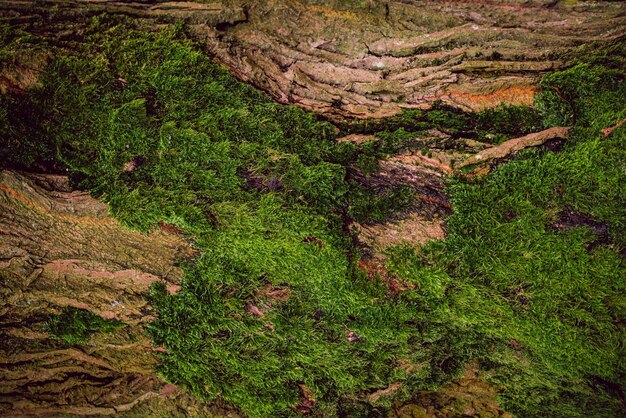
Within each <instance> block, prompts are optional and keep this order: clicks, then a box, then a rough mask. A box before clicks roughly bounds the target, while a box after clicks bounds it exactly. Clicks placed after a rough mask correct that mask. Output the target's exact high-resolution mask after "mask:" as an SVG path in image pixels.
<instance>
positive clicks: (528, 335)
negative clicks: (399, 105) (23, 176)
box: [0, 17, 626, 417]
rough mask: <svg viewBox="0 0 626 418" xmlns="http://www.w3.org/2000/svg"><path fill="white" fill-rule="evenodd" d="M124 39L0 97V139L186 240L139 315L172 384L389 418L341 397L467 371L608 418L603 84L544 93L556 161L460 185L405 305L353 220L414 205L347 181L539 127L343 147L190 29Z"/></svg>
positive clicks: (513, 393) (514, 165) (610, 272)
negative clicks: (471, 364)
mask: <svg viewBox="0 0 626 418" xmlns="http://www.w3.org/2000/svg"><path fill="white" fill-rule="evenodd" d="M119 23H120V21H119V19H117V18H116V19H110V18H106V17H105V18H96V19H94V20H93V21H92V22H91V24H90V25H89V27H88V28H87V30H86V32H85V34H84V35H85V37H84V39H85V42H84V43H81V44H78V45H77V46H76V50H75V51H73V52H72V53H68V52H65V53H63V54H61V53H59V54H58V56H57V57H56V59H55V60H54V62H53V63H52V64H51V66H50V67H49V68H48V70H47V71H46V73H45V75H44V76H43V78H42V83H43V87H41V88H39V89H35V90H33V91H32V92H31V94H30V95H29V96H28V98H22V99H19V98H16V97H5V98H3V99H2V100H3V101H2V103H1V104H2V106H0V109H2V110H1V112H0V117H2V119H1V120H2V124H1V125H0V127H2V129H3V132H2V135H0V138H1V140H2V141H3V147H5V148H6V149H8V150H21V151H20V152H16V153H13V152H9V153H8V158H9V161H10V162H11V163H12V164H16V165H19V164H23V165H28V164H33V162H34V161H39V160H42V161H43V160H46V159H47V160H53V161H57V162H58V161H60V162H62V164H64V166H63V168H66V169H68V173H69V174H70V175H71V177H72V179H73V180H74V182H75V183H76V184H78V185H80V186H82V187H86V188H89V189H90V190H92V192H93V193H94V195H96V196H98V197H101V198H102V199H104V200H105V201H107V202H108V203H109V205H110V208H111V211H112V213H113V214H114V215H115V216H116V217H117V218H118V219H119V220H121V221H122V222H124V223H125V224H126V225H128V226H131V227H134V228H138V229H141V230H143V231H147V230H149V229H151V228H153V227H154V226H155V225H156V224H157V223H158V222H159V221H164V222H167V223H172V224H175V225H178V226H180V227H181V228H183V229H184V231H185V232H186V234H187V236H188V238H189V239H190V241H191V242H192V243H193V245H194V247H195V248H196V249H197V250H198V251H199V256H198V258H197V259H196V260H195V261H194V262H190V263H188V264H187V265H185V266H184V271H185V277H184V280H183V289H182V290H181V291H180V292H179V293H177V294H175V295H170V294H168V293H167V292H166V290H165V289H164V288H163V286H162V285H161V286H155V288H154V289H153V295H152V301H153V304H154V307H155V310H156V312H157V314H158V319H157V320H156V321H155V322H153V323H152V324H151V325H150V326H149V328H150V332H151V335H152V336H153V339H154V341H155V343H156V344H160V345H163V346H165V347H166V348H167V350H168V353H167V354H163V356H162V365H161V367H160V372H161V373H162V374H163V376H164V377H165V378H166V379H167V380H168V381H171V382H173V383H176V384H179V385H183V386H185V387H187V388H189V389H190V390H191V391H192V392H193V393H194V394H195V395H197V396H199V397H201V398H203V399H215V398H217V397H221V398H222V399H224V400H225V401H227V402H230V403H232V404H234V405H236V406H237V407H239V408H241V410H242V411H243V412H244V413H245V414H247V415H248V416H287V415H295V414H296V413H295V411H294V410H293V409H292V407H293V406H294V405H296V404H298V402H300V389H299V385H306V387H307V388H309V389H310V390H311V391H312V393H313V394H314V396H315V399H316V400H317V404H316V406H315V410H316V411H315V412H316V413H318V414H319V415H328V416H333V415H339V414H343V413H347V414H355V415H364V414H384V413H385V408H387V407H388V406H389V404H390V400H388V399H381V400H380V401H379V402H378V403H377V405H373V406H370V405H365V404H364V403H363V402H360V401H355V400H354V399H355V398H357V397H358V396H357V395H356V394H358V393H367V392H368V391H374V390H378V389H380V388H384V387H386V386H388V385H389V384H390V383H391V382H396V381H401V382H402V383H403V386H402V389H401V390H400V391H399V392H398V394H397V395H396V396H397V397H398V398H401V397H407V396H408V395H410V394H411V392H412V391H416V390H421V389H435V388H436V387H437V386H438V385H440V384H442V383H444V382H447V381H449V380H450V379H452V378H454V377H455V376H458V374H459V373H460V371H461V370H462V369H463V366H464V365H465V364H466V363H467V362H468V361H479V362H480V365H481V367H482V368H483V369H487V370H489V372H490V374H489V375H490V376H491V380H492V382H494V383H495V384H496V386H497V387H498V389H499V390H500V394H501V397H502V400H503V402H504V406H505V408H506V409H509V410H511V411H512V412H514V413H516V414H519V415H520V416H545V415H548V416H568V417H570V416H607V415H616V414H617V413H618V411H619V408H620V396H622V395H621V393H622V391H623V388H622V387H621V386H620V384H621V382H622V381H623V378H624V375H625V373H624V363H623V359H622V356H621V350H622V345H623V338H624V327H623V319H624V315H623V311H622V309H623V306H624V303H623V300H624V297H623V295H624V290H625V289H624V287H625V284H624V279H623V278H624V277H626V274H624V273H626V272H625V271H624V266H623V260H622V258H621V256H620V255H619V253H620V252H621V251H623V248H624V244H625V243H624V238H623V237H624V236H625V234H624V219H626V213H625V212H624V205H623V201H624V196H625V195H626V190H625V183H624V178H623V172H624V167H625V164H626V161H625V159H626V158H625V155H624V149H625V146H624V140H625V129H626V128H624V127H622V128H620V129H618V130H616V131H614V132H613V134H612V135H611V136H610V137H608V138H602V137H601V135H600V132H599V128H601V127H605V126H607V125H610V124H613V123H614V122H616V121H618V120H620V118H623V117H624V115H623V109H624V108H626V107H625V106H624V97H626V95H624V94H623V87H622V81H621V80H622V78H621V74H620V73H619V72H618V71H617V70H615V69H608V70H607V69H604V70H603V69H601V68H600V67H598V66H597V65H595V64H593V65H592V64H581V65H579V66H576V67H573V68H571V69H569V70H566V71H564V72H560V73H556V74H553V75H550V76H548V77H546V78H545V79H544V82H543V86H544V92H543V93H542V94H541V95H540V96H539V100H538V102H537V103H536V106H535V109H537V111H538V112H540V115H541V118H542V123H543V124H546V125H548V126H550V125H552V124H555V123H566V122H575V123H576V125H577V126H576V129H574V130H573V132H572V137H571V139H570V141H568V143H567V144H566V145H565V147H564V148H563V150H562V151H561V152H559V153H551V152H544V151H541V150H531V151H526V152H523V153H520V154H519V155H518V158H516V159H515V160H514V161H512V162H511V163H509V164H505V165H502V166H501V167H499V168H498V169H497V170H495V172H494V173H493V174H491V175H489V176H487V177H486V178H485V179H484V180H482V181H480V182H472V183H468V182H465V181H464V180H462V179H454V180H453V181H452V182H451V184H450V188H449V193H450V195H451V198H452V204H453V207H454V210H455V212H454V214H453V215H452V216H451V217H450V218H449V219H448V222H447V230H448V237H447V239H446V240H444V241H437V242H434V243H431V244H429V245H428V246H427V247H425V248H423V249H422V250H421V251H420V253H419V254H417V253H416V252H415V249H414V248H410V247H406V246H405V247H400V248H395V249H392V250H390V253H389V256H388V260H389V261H388V268H389V273H390V277H396V276H397V277H398V278H400V279H405V280H406V281H407V282H408V283H409V284H411V285H412V286H410V287H411V288H410V289H409V290H407V291H405V292H402V293H400V294H396V293H394V292H393V290H392V289H389V288H388V286H387V284H385V283H384V282H383V281H382V279H381V278H380V277H368V276H366V275H365V274H364V273H363V272H361V271H360V270H359V269H358V268H357V265H358V260H357V256H358V251H357V249H356V248H355V247H354V246H353V245H352V241H351V237H350V236H349V235H347V233H346V226H347V225H346V224H345V220H346V219H348V218H349V217H350V216H354V217H356V218H359V219H361V220H362V221H364V222H366V221H368V220H374V221H379V220H383V219H384V218H385V217H386V216H388V214H389V213H393V211H394V210H396V209H397V208H401V207H403V205H405V203H406V202H408V199H409V195H410V193H409V192H408V191H406V190H393V191H390V192H389V193H388V194H385V193H382V194H381V193H373V192H372V191H371V190H368V189H364V188H360V187H359V186H358V185H356V183H355V182H354V181H352V180H351V179H350V173H351V172H353V170H354V169H355V168H357V169H360V171H362V172H365V174H367V173H368V172H372V171H373V170H374V169H375V168H376V165H377V161H378V159H379V158H381V157H382V156H384V155H385V154H386V153H391V152H397V151H398V150H403V149H410V148H412V147H421V146H422V144H415V143H413V142H412V141H413V138H412V136H413V135H414V132H416V131H420V130H422V129H426V128H431V127H436V128H438V129H440V130H443V131H445V132H448V133H450V134H451V135H452V136H453V137H461V136H465V135H473V136H474V137H480V135H482V134H481V132H482V133H485V132H486V134H489V133H493V134H494V135H502V138H504V137H507V136H509V135H518V134H522V133H526V132H530V131H532V130H535V129H538V128H539V126H538V125H539V123H538V119H537V114H536V112H535V111H533V110H532V109H527V108H503V109H498V110H494V111H490V112H485V113H483V114H481V115H469V114H464V113H462V112H458V111H455V110H453V109H450V108H446V107H445V106H442V105H440V104H439V105H437V106H436V107H435V109H434V110H433V111H431V112H427V113H424V112H410V113H406V114H403V115H399V116H397V117H396V118H395V119H392V120H391V122H389V121H387V122H380V124H381V125H380V126H381V127H382V126H385V124H387V125H386V128H384V127H383V128H382V129H377V130H375V131H374V132H377V139H376V140H374V141H370V142H367V143H365V144H362V145H354V144H347V143H337V142H336V141H335V132H334V127H333V126H332V125H330V124H328V123H324V122H320V121H318V120H316V119H315V118H314V117H313V116H312V115H311V114H308V113H306V112H304V111H302V110H299V109H297V108H295V107H288V106H287V107H286V106H280V105H277V104H276V103H274V102H272V101H271V100H270V99H269V98H268V97H267V96H265V95H264V94H262V93H260V92H258V91H257V90H255V89H253V88H251V87H250V86H247V85H245V84H242V83H240V82H238V81H237V80H235V79H234V78H233V77H232V76H230V75H229V74H227V73H226V72H225V71H224V70H223V69H221V68H220V67H219V66H217V65H215V64H214V63H212V62H211V61H210V60H209V59H208V58H207V57H206V56H205V55H204V54H203V53H202V52H201V49H199V48H197V47H196V46H195V45H194V44H193V43H192V42H190V41H189V40H188V39H186V38H185V36H184V28H183V27H181V26H178V27H176V28H174V29H173V30H167V31H163V32H155V33H146V32H145V31H141V30H136V29H137V28H136V27H134V21H132V20H130V19H129V20H124V21H123V23H124V24H123V25H119ZM554 89H559V93H561V95H562V97H561V95H559V94H557V92H556V90H554ZM553 94H557V96H556V97H555V96H554V95H553ZM18 99H19V100H23V102H21V104H20V103H18V102H16V100H18ZM15 103H18V104H17V105H16V104H15ZM572 110H573V111H574V114H575V117H570V113H571V111H572ZM568 112H570V113H568ZM358 129H360V128H358ZM367 129H369V128H367ZM411 132H413V133H411ZM486 134H485V135H486ZM20 138H21V139H23V138H29V139H32V141H26V142H24V141H22V142H20V141H18V140H19V139H20ZM498 138H499V137H498ZM498 140H501V139H500V138H499V139H498ZM39 150H41V152H40V151H39ZM426 153H427V151H426ZM14 156H19V157H14ZM566 209H567V210H573V211H576V212H577V213H581V214H584V215H585V216H586V217H591V218H593V219H594V222H596V223H599V224H601V225H606V228H607V229H608V234H607V236H608V237H610V242H609V241H608V240H605V241H607V242H596V241H598V237H597V233H596V232H594V229H593V225H595V224H590V225H592V226H590V225H573V226H571V227H569V226H568V227H561V226H557V224H559V222H560V221H559V216H560V215H559V214H560V213H561V212H563V211H564V210H566ZM561 223H562V222H561ZM260 313H262V315H260ZM64 315H65V316H64ZM85 315H87V316H85ZM55 321H56V322H55ZM98 321H99V320H98V319H97V318H93V317H90V316H89V315H88V314H85V313H84V312H83V313H81V311H76V312H74V311H71V312H68V313H67V314H66V313H64V314H63V315H61V316H60V317H59V318H57V319H52V320H51V330H52V329H56V330H57V331H55V335H57V336H59V338H63V339H65V340H66V341H70V342H80V341H85V338H88V335H89V333H90V332H93V331H95V330H96V329H100V330H102V329H105V328H106V327H107V326H109V325H107V324H103V323H100V322H98ZM403 364H404V365H406V364H409V365H411V366H413V367H412V368H411V370H412V372H410V373H409V372H407V368H406V367H401V365H403Z"/></svg>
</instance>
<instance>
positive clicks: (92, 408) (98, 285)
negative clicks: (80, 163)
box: [0, 170, 209, 416]
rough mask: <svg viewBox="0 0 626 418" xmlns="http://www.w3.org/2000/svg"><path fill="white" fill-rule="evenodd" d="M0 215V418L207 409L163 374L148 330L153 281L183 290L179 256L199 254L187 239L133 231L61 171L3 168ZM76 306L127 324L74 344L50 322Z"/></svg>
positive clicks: (157, 232)
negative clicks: (51, 331) (52, 330)
mask: <svg viewBox="0 0 626 418" xmlns="http://www.w3.org/2000/svg"><path fill="white" fill-rule="evenodd" d="M0 214H1V216H0V280H1V282H0V415H3V416H20V415H41V414H51V415H57V414H66V413H69V414H79V415H107V414H113V413H120V412H124V411H129V410H131V409H133V408H134V407H135V406H136V405H138V404H140V403H144V405H143V406H142V408H147V409H144V410H146V411H150V405H154V408H156V410H159V409H160V410H162V411H163V412H166V411H167V410H168V408H169V409H172V408H175V407H176V406H177V405H185V409H187V410H188V412H191V411H194V410H195V411H196V412H198V413H201V412H203V411H204V412H203V413H202V415H207V416H208V415H209V409H208V406H206V405H203V404H202V403H201V402H198V401H195V400H193V399H192V398H191V397H190V396H189V395H187V394H186V393H183V392H181V391H179V390H178V389H177V388H175V387H173V386H172V385H166V384H165V382H163V381H162V380H161V379H159V378H158V377H157V376H156V375H155V371H154V367H155V366H156V364H157V358H156V356H155V355H154V352H155V349H154V348H153V347H152V346H151V344H150V339H149V337H148V336H147V335H146V334H145V332H144V329H143V326H142V323H144V322H146V321H148V320H150V319H151V310H150V306H149V305H148V302H147V293H148V290H149V286H150V285H151V284H152V283H153V282H155V281H164V282H165V283H166V284H167V285H171V286H175V283H176V282H177V281H178V280H179V279H180V278H181V275H182V272H181V270H180V268H179V267H178V262H179V261H181V260H182V259H184V258H188V257H190V256H192V255H193V253H192V249H191V248H190V247H189V245H188V244H187V243H186V242H185V241H184V240H183V239H182V238H181V237H180V236H176V235H173V234H171V233H168V232H165V231H161V230H157V231H153V232H152V233H150V234H147V235H144V234H141V233H139V232H135V231H130V230H129V229H127V228H125V227H123V226H122V225H120V224H119V223H118V222H117V221H115V220H114V219H112V218H111V217H110V216H109V215H108V210H107V207H106V205H105V204H103V203H102V202H100V201H98V200H96V199H94V198H92V197H90V196H89V195H88V194H86V193H84V192H78V191H72V190H71V189H70V188H69V185H68V181H67V178H66V177H63V176H58V175H34V174H26V173H18V172H15V171H9V170H4V171H0ZM68 306H71V307H76V308H81V309H87V310H89V311H91V312H93V313H96V314H98V315H100V316H102V317H105V318H111V319H118V320H120V321H123V322H124V323H126V324H128V325H127V326H126V327H124V328H121V329H120V330H118V331H116V332H115V333H112V334H96V335H94V336H93V337H92V339H91V340H90V341H89V343H87V344H84V345H79V346H73V347H66V346H64V345H63V344H62V343H61V342H60V341H56V340H54V339H50V338H49V335H48V333H47V332H46V327H45V322H46V321H47V319H48V318H49V315H50V314H59V313H60V312H61V309H62V308H64V307H68ZM166 396H167V397H168V399H166V400H165V399H163V400H161V397H166ZM146 402H147V403H146ZM152 412H154V411H152Z"/></svg>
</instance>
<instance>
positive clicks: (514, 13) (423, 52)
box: [0, 0, 626, 120]
mask: <svg viewBox="0 0 626 418" xmlns="http://www.w3.org/2000/svg"><path fill="white" fill-rule="evenodd" d="M51 6H54V7H55V11H54V14H52V13H51V12H50V7H51ZM103 11H106V12H109V13H123V14H127V15H131V16H135V17H141V18H146V19H150V20H157V19H158V21H159V22H163V21H169V22H174V21H177V20H184V21H186V22H187V23H188V24H189V27H190V29H191V31H192V33H193V34H194V36H195V37H196V38H197V39H198V40H199V41H200V42H201V43H202V44H204V46H205V47H206V49H207V51H208V52H209V53H211V54H213V55H214V56H215V58H216V60H217V61H219V62H220V63H222V64H224V65H225V66H226V67H227V68H228V69H229V70H230V71H231V73H233V74H234V75H236V76H237V77H238V78H240V79H241V80H244V81H246V82H249V83H252V84H253V85H255V86H257V87H259V88H261V89H263V90H265V91H267V92H268V93H269V94H270V95H271V96H272V97H274V98H275V99H276V100H278V101H279V102H282V103H295V104H298V105H299V106H301V107H303V108H306V109H308V110H312V111H314V112H317V113H320V114H323V115H325V116H326V117H328V118H329V119H331V120H341V119H343V118H354V117H357V118H367V117H374V118H379V117H385V116H391V115H394V114H397V113H399V112H400V111H401V110H402V109H406V108H428V107H430V106H431V105H432V103H433V102H434V101H436V100H442V101H444V102H446V103H448V104H450V105H453V106H456V107H459V108H462V109H464V110H480V109H483V108H489V107H494V106H498V105H500V104H515V105H527V104H531V103H532V100H533V96H534V94H535V93H536V92H537V91H538V82H539V79H540V77H541V75H542V74H544V73H546V72H548V71H553V70H555V69H558V68H561V67H563V66H564V65H566V64H567V63H568V61H569V60H570V59H571V56H572V53H574V52H575V51H576V50H577V49H578V48H580V46H581V45H583V44H586V43H590V42H609V41H614V40H618V39H624V37H625V36H626V13H624V12H625V11H626V4H624V3H622V2H601V1H598V2H583V1H573V2H572V1H557V2H555V1H553V0H531V1H527V0H485V1H466V0H447V1H441V0H395V1H391V0H390V1H372V0H361V1H352V2H349V3H346V2H341V1H338V0H318V1H312V0H306V1H305V0H303V1H297V0H280V1H279V0H268V1H256V2H255V1H253V2H250V1H245V0H223V1H214V2H205V1H202V2H200V1H188V2H173V1H172V2H167V1H150V2H146V1H113V0H49V1H46V2H40V1H32V0H30V1H29V0H22V1H8V2H3V3H1V4H0V13H2V14H4V15H6V16H8V17H11V16H13V18H19V19H22V20H28V19H30V20H31V21H32V22H33V24H37V22H39V24H41V25H42V26H43V28H42V30H45V29H46V25H47V23H46V20H47V21H48V22H49V21H50V20H53V21H59V20H62V19H69V20H72V19H75V18H76V17H77V16H81V17H84V16H89V15H92V14H96V13H100V12H103ZM15 13H18V16H17V17H16V16H15ZM50 26H51V25H50V24H48V28H47V29H48V30H50ZM153 26H154V25H153Z"/></svg>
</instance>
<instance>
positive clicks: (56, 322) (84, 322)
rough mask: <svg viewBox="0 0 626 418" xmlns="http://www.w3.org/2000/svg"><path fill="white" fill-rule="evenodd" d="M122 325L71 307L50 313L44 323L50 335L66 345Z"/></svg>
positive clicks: (86, 339)
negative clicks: (59, 312) (53, 313)
mask: <svg viewBox="0 0 626 418" xmlns="http://www.w3.org/2000/svg"><path fill="white" fill-rule="evenodd" d="M123 326H125V325H124V324H123V323H121V322H119V321H115V320H112V319H104V318H102V317H100V316H98V315H96V314H94V313H92V312H90V311H87V310H84V309H78V308H72V307H66V308H63V312H62V313H61V314H59V315H52V316H51V317H50V319H49V320H48V323H47V324H46V328H47V330H48V332H49V333H50V337H51V338H54V339H57V340H61V341H63V342H64V343H65V345H67V346H73V345H77V344H85V343H86V342H88V341H89V338H90V337H91V336H92V335H93V334H95V333H97V332H114V331H116V330H118V329H119V328H120V327H123Z"/></svg>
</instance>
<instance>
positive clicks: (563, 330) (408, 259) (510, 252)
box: [389, 64, 626, 417]
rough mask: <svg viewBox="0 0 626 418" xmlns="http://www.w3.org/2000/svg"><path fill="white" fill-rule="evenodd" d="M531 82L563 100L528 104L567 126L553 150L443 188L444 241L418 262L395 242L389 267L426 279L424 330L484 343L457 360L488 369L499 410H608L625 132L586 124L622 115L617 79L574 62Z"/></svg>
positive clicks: (615, 396) (615, 353)
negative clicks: (447, 212) (445, 330)
mask: <svg viewBox="0 0 626 418" xmlns="http://www.w3.org/2000/svg"><path fill="white" fill-rule="evenodd" d="M543 86H544V88H546V89H548V86H550V88H559V89H560V90H561V92H567V93H564V94H563V98H560V97H559V98H558V100H561V101H557V98H555V97H554V96H553V95H552V92H551V91H550V90H546V91H545V92H544V93H542V95H540V97H539V98H538V103H537V107H538V108H539V109H541V111H542V116H543V118H544V121H547V122H552V123H555V124H557V123H562V122H567V121H573V120H575V121H576V123H577V127H576V128H575V129H574V130H573V132H572V134H571V137H570V140H569V141H568V142H567V144H566V145H565V148H564V149H563V150H561V151H560V152H558V153H552V152H545V151H541V150H528V151H526V152H524V153H522V154H521V155H519V156H518V158H516V159H515V160H514V161H512V162H510V163H508V164H505V165H502V166H501V167H499V168H498V169H497V170H496V171H495V172H494V173H492V174H491V175H489V176H487V177H486V178H485V179H484V181H482V182H480V183H472V182H468V181H465V180H463V179H456V180H455V181H453V182H452V184H451V185H450V187H449V193H450V195H451V196H452V203H453V207H454V214H453V215H452V216H451V217H450V218H448V224H447V229H448V236H447V238H446V240H445V241H440V242H435V243H432V244H430V245H428V246H427V247H426V248H425V249H423V252H422V253H421V254H420V256H417V255H416V254H415V253H414V252H413V251H410V250H408V249H406V248H397V249H395V250H393V251H392V254H391V258H390V260H391V261H390V264H389V268H390V271H391V272H394V273H396V274H398V275H399V276H400V277H405V278H407V279H410V280H414V281H415V282H416V283H419V284H422V283H423V282H426V286H432V271H433V270H435V271H437V272H439V274H440V276H439V277H440V279H439V281H438V282H437V287H436V289H437V293H438V294H440V295H442V296H441V297H440V298H439V300H438V303H437V306H438V308H439V310H438V311H436V312H434V314H431V315H430V316H429V319H428V321H429V323H431V324H432V323H447V324H459V327H460V330H459V331H458V332H459V333H461V334H464V337H463V339H464V340H465V339H466V338H467V337H466V336H465V335H476V334H477V335H480V336H481V337H482V338H483V339H484V340H483V342H482V343H481V344H480V347H482V348H483V349H486V351H484V352H481V351H479V350H475V351H474V353H473V354H472V355H471V357H472V358H475V359H478V360H479V361H480V365H481V367H482V368H483V369H486V370H489V371H491V372H492V373H493V375H492V376H493V377H492V381H493V382H494V383H495V384H496V385H497V386H498V387H499V388H501V390H502V395H501V396H502V398H503V400H504V405H505V407H506V408H507V409H508V410H510V411H511V412H514V413H517V414H519V415H520V416H568V417H573V416H597V417H602V416H617V415H618V411H620V410H621V408H623V399H624V387H623V386H622V385H623V382H624V378H625V377H626V368H625V366H626V364H625V363H624V352H623V349H624V341H625V339H624V337H625V334H624V326H623V324H624V322H623V321H624V318H625V316H624V314H625V312H626V311H625V310H624V307H625V305H624V294H625V290H626V281H625V280H624V278H625V277H626V268H625V266H624V259H623V255H621V254H623V251H624V246H625V244H626V241H625V240H624V236H625V234H624V233H625V232H626V231H625V226H626V225H625V220H626V206H625V205H624V201H625V197H626V178H624V172H625V169H626V129H625V128H624V127H621V128H619V129H617V130H615V131H614V132H613V133H612V134H611V135H610V136H609V137H608V138H604V137H603V135H602V134H601V132H600V131H599V128H601V127H607V126H611V125H614V124H616V123H617V122H618V121H620V120H621V119H623V118H624V117H626V85H624V82H623V73H621V74H618V73H617V72H616V71H615V70H610V69H609V70H607V69H605V68H603V67H597V66H591V65H588V64H582V65H578V66H575V67H573V68H571V69H569V70H565V71H563V72H560V73H555V74H552V75H549V76H547V77H546V78H545V79H544V82H543ZM563 109H568V111H569V112H570V113H568V114H567V115H566V116H567V118H564V113H563ZM568 118H569V119H568ZM572 212H574V213H577V214H579V215H578V216H576V217H574V219H572V216H571V215H566V214H568V213H572ZM603 231H608V233H604V232H603ZM425 260H426V261H425ZM433 266H434V267H433ZM432 293H433V294H435V292H432ZM444 295H445V297H444ZM485 344H487V345H485ZM453 352H454V351H450V353H453Z"/></svg>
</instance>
